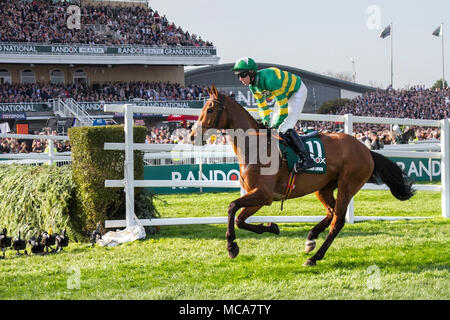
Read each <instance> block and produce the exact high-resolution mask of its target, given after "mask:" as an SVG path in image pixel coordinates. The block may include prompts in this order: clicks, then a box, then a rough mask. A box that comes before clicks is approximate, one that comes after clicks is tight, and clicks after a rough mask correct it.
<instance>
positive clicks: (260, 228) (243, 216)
mask: <svg viewBox="0 0 450 320" xmlns="http://www.w3.org/2000/svg"><path fill="white" fill-rule="evenodd" d="M261 207H262V206H258V207H245V208H243V209H242V211H241V213H240V214H239V215H238V217H237V218H236V225H237V226H238V228H239V229H245V230H249V231H252V232H255V233H258V234H261V233H263V232H271V233H275V234H280V229H279V228H278V225H277V224H276V223H272V222H271V223H269V224H268V225H267V226H265V225H264V224H262V223H261V224H250V223H247V222H245V220H247V218H248V217H250V216H251V215H253V214H254V213H255V212H256V211H258V210H259V209H260V208H261Z"/></svg>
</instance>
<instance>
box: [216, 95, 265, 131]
mask: <svg viewBox="0 0 450 320" xmlns="http://www.w3.org/2000/svg"><path fill="white" fill-rule="evenodd" d="M219 96H223V98H224V99H225V100H226V101H228V102H229V103H230V104H232V105H235V106H236V108H238V109H240V110H241V111H242V113H243V114H245V116H246V117H247V118H248V119H249V121H250V122H251V124H252V125H253V126H254V127H256V128H258V129H267V127H266V126H265V125H264V124H262V122H260V121H257V120H256V119H255V118H253V116H252V115H251V114H250V112H249V111H248V110H247V109H246V108H244V107H243V106H242V105H241V104H240V103H239V102H237V101H236V100H234V99H233V98H231V97H229V96H226V95H224V94H219ZM225 100H224V101H225Z"/></svg>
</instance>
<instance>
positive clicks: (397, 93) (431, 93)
mask: <svg viewBox="0 0 450 320" xmlns="http://www.w3.org/2000/svg"><path fill="white" fill-rule="evenodd" d="M346 113H351V114H353V115H356V116H368V117H384V118H409V119H427V120H441V119H448V118H449V116H450V89H449V88H446V89H445V90H440V89H436V90H433V89H425V88H424V87H423V86H414V87H411V88H410V89H403V90H393V89H388V90H377V91H375V92H368V93H365V94H363V95H361V96H359V97H357V98H355V99H352V100H351V101H350V102H349V103H347V104H346V105H344V106H343V107H342V108H340V109H338V110H335V111H333V112H330V114H340V115H343V114H346ZM393 127H395V125H394V126H392V125H381V124H355V125H354V127H353V132H354V136H355V137H356V138H357V139H359V140H360V141H362V142H364V143H366V145H367V146H368V147H369V148H371V149H379V148H382V147H383V146H384V145H385V144H394V143H407V142H408V140H433V139H440V129H439V128H436V127H428V128H423V127H415V128H414V127H404V128H403V130H402V129H400V128H397V129H396V130H393V129H392V128H393ZM321 130H322V131H330V126H329V125H328V126H324V127H322V128H321ZM409 130H413V132H414V134H412V135H410V137H409V138H407V139H401V137H402V135H403V134H405V133H406V132H407V131H409Z"/></svg>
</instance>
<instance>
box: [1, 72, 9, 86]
mask: <svg viewBox="0 0 450 320" xmlns="http://www.w3.org/2000/svg"><path fill="white" fill-rule="evenodd" d="M1 83H11V73H9V71H8V70H6V69H1V70H0V84H1Z"/></svg>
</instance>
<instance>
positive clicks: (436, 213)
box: [0, 190, 450, 300]
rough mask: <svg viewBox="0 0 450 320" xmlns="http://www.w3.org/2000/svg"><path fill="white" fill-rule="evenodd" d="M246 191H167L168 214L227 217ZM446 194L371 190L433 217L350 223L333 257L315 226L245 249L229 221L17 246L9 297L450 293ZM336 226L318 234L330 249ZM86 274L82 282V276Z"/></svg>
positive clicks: (3, 280)
mask: <svg viewBox="0 0 450 320" xmlns="http://www.w3.org/2000/svg"><path fill="white" fill-rule="evenodd" d="M237 197H239V193H237V192H230V193H218V194H191V195H164V196H159V199H160V200H158V201H157V202H156V205H157V208H158V210H159V211H160V213H161V216H162V217H164V218H168V217H206V216H225V214H226V208H227V206H228V204H229V202H231V201H232V200H234V199H236V198H237ZM440 204H441V202H440V194H439V193H437V192H417V194H416V195H415V196H414V197H413V198H412V199H411V200H409V201H406V202H401V201H398V200H396V199H395V198H393V197H392V196H391V195H390V194H389V192H387V191H368V190H367V191H366V190H364V191H361V192H360V193H359V194H358V195H357V196H356V198H355V214H356V215H388V216H428V217H430V219H425V220H403V221H395V222H387V221H373V222H359V223H355V224H346V225H345V226H344V228H343V230H342V231H341V233H340V234H339V235H338V237H337V238H336V239H335V241H334V242H333V244H332V245H331V247H330V249H329V250H328V252H327V254H326V255H325V258H324V259H323V260H321V261H318V264H317V266H316V267H304V266H302V264H303V262H304V261H306V260H307V259H308V257H310V256H311V254H313V253H309V254H307V253H304V242H305V239H306V236H307V234H308V232H309V230H310V229H311V228H312V227H313V226H314V224H310V223H308V224H306V223H302V224H280V225H279V226H280V231H281V233H280V235H278V236H276V235H273V234H262V235H257V234H254V233H251V232H248V231H245V230H237V231H236V236H237V239H236V241H237V243H238V245H239V247H240V254H239V256H238V257H237V258H235V259H234V260H231V259H230V258H229V257H228V254H227V250H226V239H225V232H226V226H225V225H190V226H167V227H161V229H160V232H159V233H158V234H156V235H149V236H148V237H147V239H145V240H141V241H136V242H133V243H127V244H122V245H119V246H117V247H95V248H91V247H90V245H87V244H81V243H71V244H70V245H69V247H68V248H67V250H65V251H64V252H61V253H59V254H54V255H48V256H28V257H26V256H20V257H15V256H14V252H12V251H8V252H7V257H6V259H4V260H0V299H401V300H403V299H449V298H450V275H449V270H450V263H449V262H450V250H449V240H448V235H449V234H450V219H445V218H442V217H441V208H440ZM257 214H258V215H279V214H282V215H323V214H324V210H323V207H322V205H321V204H320V202H319V201H318V200H317V199H315V197H314V196H312V195H310V196H306V197H303V198H301V199H292V200H288V201H287V202H285V209H284V210H283V212H280V207H279V203H274V204H273V205H272V206H271V207H266V208H263V209H262V210H261V211H260V212H258V213H257ZM326 234H327V231H325V232H324V233H322V234H321V235H320V237H319V239H318V241H317V245H318V246H320V245H321V244H322V242H323V240H324V239H325V237H326ZM78 280H79V287H78V286H77V281H78Z"/></svg>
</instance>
